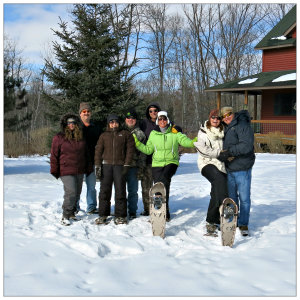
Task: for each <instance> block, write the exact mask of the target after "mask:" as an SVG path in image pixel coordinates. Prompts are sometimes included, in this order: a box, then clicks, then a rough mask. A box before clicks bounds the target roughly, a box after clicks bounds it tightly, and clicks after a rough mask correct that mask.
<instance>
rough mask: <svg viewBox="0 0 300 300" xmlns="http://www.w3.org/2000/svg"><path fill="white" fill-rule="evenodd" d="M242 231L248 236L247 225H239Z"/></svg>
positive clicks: (243, 234)
mask: <svg viewBox="0 0 300 300" xmlns="http://www.w3.org/2000/svg"><path fill="white" fill-rule="evenodd" d="M239 229H240V232H241V235H242V236H248V235H249V230H248V226H247V225H243V226H239Z"/></svg>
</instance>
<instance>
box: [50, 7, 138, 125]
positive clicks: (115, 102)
mask: <svg viewBox="0 0 300 300" xmlns="http://www.w3.org/2000/svg"><path fill="white" fill-rule="evenodd" d="M109 8H110V5H109V4H75V5H74V6H73V10H72V12H71V14H72V22H73V26H72V29H69V28H68V24H67V23H66V22H63V21H62V20H60V23H59V27H60V29H59V30H56V31H54V33H55V35H56V36H57V37H58V38H59V39H60V40H61V42H54V43H53V46H54V53H55V57H56V60H57V62H58V63H57V64H55V63H54V62H51V61H49V60H46V64H45V66H46V68H45V75H46V76H47V80H48V81H49V82H51V83H52V85H53V92H52V93H51V94H47V95H45V96H46V97H47V99H48V100H49V104H50V107H51V114H50V117H51V119H52V120H53V121H54V120H55V121H57V120H58V119H59V118H60V117H61V116H62V115H63V114H65V113H67V112H73V113H78V108H79V104H80V102H89V103H90V104H91V106H92V108H93V112H94V114H93V119H95V120H98V121H100V122H101V123H102V124H103V125H104V124H105V123H106V118H107V115H108V114H109V113H116V114H119V115H122V113H123V112H124V111H125V109H127V108H128V107H129V106H135V105H136V104H137V97H136V93H135V92H134V90H133V88H132V85H131V80H130V78H129V79H126V80H125V79H124V78H125V76H124V74H125V72H126V69H127V68H129V67H130V66H124V65H121V64H120V63H119V61H118V57H120V54H121V53H122V47H121V46H120V45H121V44H122V43H121V39H122V38H125V36H124V34H126V31H125V30H124V28H120V33H121V34H120V35H118V36H116V35H113V33H112V32H113V31H112V29H111V23H110V20H109Z"/></svg>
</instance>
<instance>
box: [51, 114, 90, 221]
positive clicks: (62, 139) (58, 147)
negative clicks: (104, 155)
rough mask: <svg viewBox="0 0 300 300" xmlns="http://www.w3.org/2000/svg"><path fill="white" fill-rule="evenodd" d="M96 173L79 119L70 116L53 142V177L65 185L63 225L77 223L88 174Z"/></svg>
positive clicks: (62, 122) (63, 119) (63, 120)
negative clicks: (79, 203)
mask: <svg viewBox="0 0 300 300" xmlns="http://www.w3.org/2000/svg"><path fill="white" fill-rule="evenodd" d="M92 172H93V166H92V161H91V159H90V157H89V151H88V148H87V144H86V141H85V140H84V138H83V133H82V129H81V127H80V119H79V117H77V116H76V115H73V114H66V115H65V116H63V118H62V119H61V132H59V133H58V134H56V135H55V136H54V138H53V140H52V145H51V155H50V173H51V174H52V175H53V176H54V177H55V178H57V179H58V178H59V177H60V178H61V180H62V182H63V185H64V202H63V205H62V208H63V216H62V220H61V223H62V224H63V225H70V224H71V223H70V220H73V221H77V220H78V219H77V218H76V217H75V213H76V210H77V202H78V201H79V199H80V194H81V189H82V182H83V176H84V174H87V175H88V174H91V173H92Z"/></svg>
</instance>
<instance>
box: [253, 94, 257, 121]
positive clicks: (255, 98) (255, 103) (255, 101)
mask: <svg viewBox="0 0 300 300" xmlns="http://www.w3.org/2000/svg"><path fill="white" fill-rule="evenodd" d="M253 117H254V120H257V95H254V116H253Z"/></svg>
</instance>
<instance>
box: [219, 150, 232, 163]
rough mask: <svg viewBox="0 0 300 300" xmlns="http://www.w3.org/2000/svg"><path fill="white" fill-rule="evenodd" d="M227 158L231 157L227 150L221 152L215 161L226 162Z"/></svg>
mask: <svg viewBox="0 0 300 300" xmlns="http://www.w3.org/2000/svg"><path fill="white" fill-rule="evenodd" d="M229 157H232V155H231V153H230V152H229V151H228V150H222V151H221V152H220V154H219V156H218V157H217V159H218V160H219V161H221V162H226V161H227V160H228V158H229Z"/></svg>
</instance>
